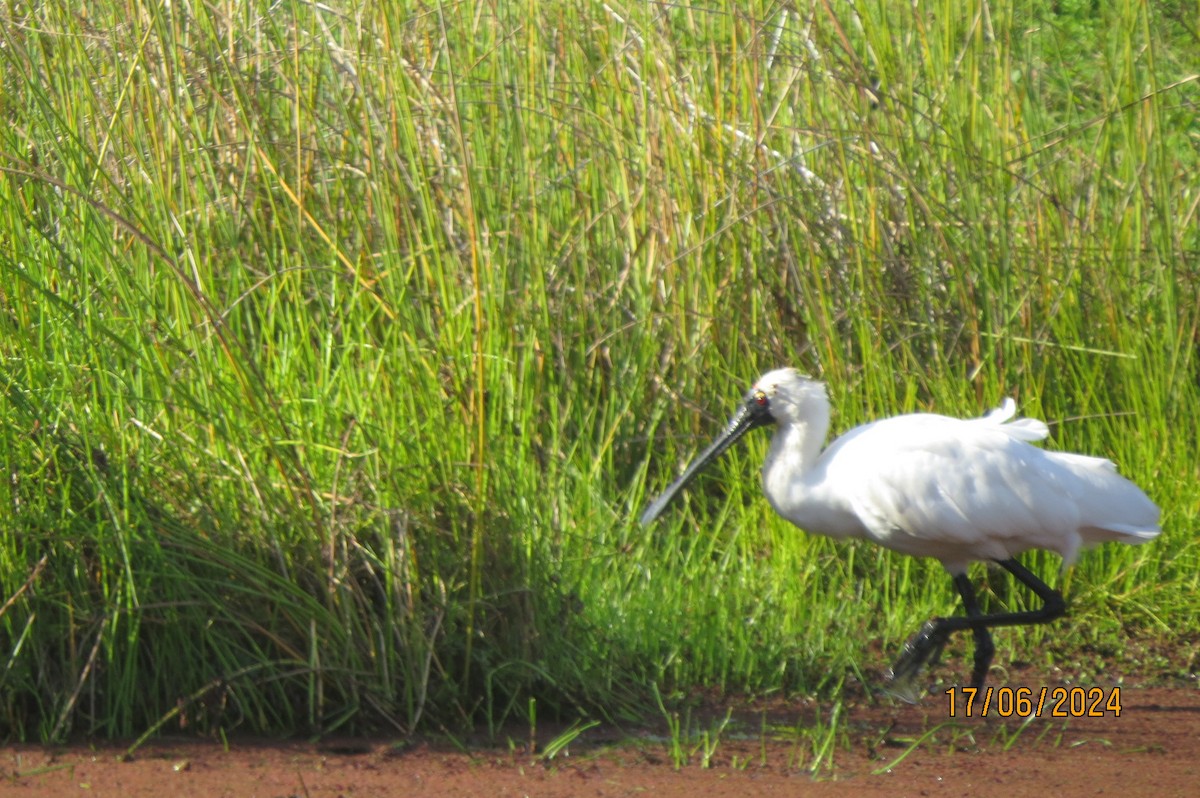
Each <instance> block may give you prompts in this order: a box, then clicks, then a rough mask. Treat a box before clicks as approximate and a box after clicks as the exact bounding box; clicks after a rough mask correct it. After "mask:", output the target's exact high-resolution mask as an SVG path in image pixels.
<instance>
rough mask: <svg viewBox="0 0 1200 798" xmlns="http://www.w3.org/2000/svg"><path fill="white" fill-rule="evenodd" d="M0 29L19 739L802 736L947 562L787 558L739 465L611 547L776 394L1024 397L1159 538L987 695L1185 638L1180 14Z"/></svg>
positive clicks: (4, 668)
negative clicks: (1137, 495)
mask: <svg viewBox="0 0 1200 798" xmlns="http://www.w3.org/2000/svg"><path fill="white" fill-rule="evenodd" d="M0 17H2V23H3V24H0V31H2V33H0V37H2V38H0V45H2V46H0V59H2V64H3V66H2V69H3V81H4V90H3V94H2V95H0V109H2V110H3V115H4V116H3V118H4V120H5V122H6V124H4V125H3V126H0V175H2V178H0V327H2V328H3V334H2V335H0V418H2V426H0V430H2V433H0V463H3V465H4V469H5V473H4V483H5V486H6V489H5V492H4V497H3V500H2V501H0V508H2V509H0V513H2V514H3V517H2V524H3V530H2V532H0V535H2V536H0V585H2V586H3V591H2V593H3V595H0V601H2V602H3V604H0V663H2V664H0V730H2V731H0V733H2V734H3V735H4V736H6V737H9V738H22V739H23V738H41V739H58V738H62V737H64V736H66V735H68V734H73V733H74V734H86V735H97V736H127V737H128V736H136V735H137V734H139V733H141V732H144V731H145V730H147V729H151V728H156V724H160V723H163V722H164V721H166V722H168V723H169V724H170V725H171V727H174V726H175V724H176V723H177V724H178V726H181V727H183V728H185V729H188V730H191V731H197V732H202V733H222V734H223V733H225V732H226V731H236V730H243V731H253V732H272V733H279V732H297V731H300V732H311V733H328V732H332V731H339V730H351V729H354V730H369V729H385V730H392V731H395V732H397V733H407V732H410V731H412V730H414V729H418V728H432V729H453V728H460V727H462V726H465V725H469V724H473V723H480V722H483V723H487V724H488V726H489V728H493V729H495V728H499V727H500V726H502V725H503V724H504V723H506V722H508V721H510V720H513V719H516V718H519V717H520V716H521V715H522V714H523V713H524V712H525V711H526V710H525V708H526V707H531V706H534V703H533V700H536V702H537V705H538V706H539V707H540V711H541V712H542V713H543V714H546V715H553V714H559V713H561V714H564V715H568V716H573V717H577V716H578V715H579V714H580V713H586V714H589V715H594V716H599V717H604V716H607V717H609V718H614V719H628V718H631V717H636V716H638V715H640V714H642V713H643V712H644V711H645V708H646V707H647V706H648V705H649V698H650V696H651V690H650V687H651V686H652V685H661V686H662V688H663V696H664V701H666V702H667V703H668V704H669V703H670V702H672V701H673V700H674V698H673V697H674V696H677V695H680V694H683V693H684V692H686V691H688V690H689V689H692V688H695V687H696V686H701V685H702V686H705V687H707V688H712V689H717V690H721V691H738V692H750V693H757V694H767V693H775V692H780V691H784V692H794V691H795V692H806V693H817V694H821V695H824V696H826V697H829V698H831V700H836V692H837V691H838V690H839V689H840V686H841V684H842V683H843V681H844V679H845V678H846V675H847V674H851V675H853V676H854V678H857V679H860V680H862V681H870V680H872V679H874V678H876V677H877V675H878V673H879V671H880V669H881V668H882V667H885V666H886V662H885V661H877V660H875V659H867V658H866V657H867V654H866V650H867V649H866V646H865V643H864V641H868V640H878V641H879V642H880V645H881V646H882V650H883V651H885V652H892V651H895V649H896V648H897V647H898V646H899V645H900V643H901V642H902V640H903V639H904V638H905V637H906V636H907V635H908V634H909V633H911V631H913V629H914V628H915V627H916V625H917V624H918V623H919V622H920V621H922V620H923V619H924V618H926V617H927V616H929V615H931V614H934V613H937V612H948V611H951V610H952V609H953V600H952V595H951V593H952V591H950V590H949V585H948V581H947V580H946V578H945V576H944V574H942V573H941V572H940V570H939V568H938V567H937V566H936V565H935V564H932V563H928V562H917V561H912V560H908V559H906V558H903V557H893V556H892V555H890V554H888V553H886V552H882V551H878V550H876V549H874V548H871V547H869V546H853V545H852V546H838V545H834V544H832V543H830V542H829V541H826V540H823V539H820V538H815V537H807V536H805V535H802V534H799V533H797V532H796V531H795V530H793V529H791V528H788V527H787V526H786V525H785V524H784V523H782V522H781V521H780V520H779V519H777V518H775V517H773V516H772V515H771V513H770V511H769V508H768V507H767V506H766V503H765V502H763V501H762V500H761V498H760V496H759V493H758V486H757V481H756V479H755V477H754V472H755V470H756V466H757V463H759V462H760V459H761V457H762V455H763V452H764V447H765V440H764V439H761V438H758V439H753V440H750V441H749V442H748V445H747V446H745V447H742V448H741V449H739V450H738V451H736V452H733V453H732V454H731V455H730V456H729V457H727V458H726V459H725V460H724V461H723V463H722V465H721V466H720V467H719V468H718V469H716V470H715V471H714V473H713V475H712V476H711V477H710V478H709V479H706V480H705V481H703V482H701V483H699V484H698V485H697V486H696V487H695V488H693V489H692V490H691V492H690V494H689V497H688V500H687V501H686V502H684V503H682V504H680V505H679V506H677V507H675V508H673V510H672V512H671V514H670V515H669V516H668V517H666V518H665V519H664V520H663V521H662V522H660V523H659V524H657V525H656V526H655V528H654V529H652V530H645V529H641V528H640V527H638V526H637V524H636V522H635V519H636V517H637V514H638V510H639V509H640V508H641V507H642V506H643V504H644V502H645V501H646V499H647V498H648V496H649V494H650V493H652V492H653V491H655V490H657V489H659V488H661V487H662V486H663V485H664V484H665V483H666V482H667V481H668V480H669V479H670V478H671V476H672V475H673V474H675V473H676V469H677V467H678V466H679V465H680V464H681V463H682V462H683V461H684V460H686V459H687V458H688V457H689V456H690V455H691V454H693V453H694V452H696V451H697V449H698V447H700V446H701V445H702V444H703V443H705V442H706V441H707V440H708V438H709V437H710V436H711V435H712V434H713V433H714V432H715V431H716V430H717V429H718V428H719V426H720V424H721V423H722V422H723V420H724V416H725V414H726V413H727V412H728V411H729V409H730V408H731V406H732V403H733V401H734V400H735V398H736V397H737V396H738V395H739V394H740V392H741V391H742V390H744V388H745V386H746V384H747V383H748V382H749V381H750V380H751V379H752V378H753V377H754V376H755V375H756V374H758V373H759V372H760V371H762V370H764V369H766V368H770V367H774V366H777V365H780V364H784V363H790V364H795V365H798V366H801V367H803V368H805V369H807V370H809V371H810V372H812V373H815V374H818V375H820V376H821V377H822V378H824V379H826V380H827V381H828V383H829V384H830V386H831V389H832V393H833V400H834V403H835V410H836V416H835V422H834V424H835V427H836V429H837V430H843V429H847V428H849V427H850V426H852V425H854V424H856V423H859V422H861V421H864V420H866V419H869V418H873V417H876V416H879V415H883V414H890V413H895V412H900V411H906V410H917V409H931V410H936V411H940V412H946V413H951V414H965V415H976V414H978V413H980V412H981V411H982V410H984V409H986V408H988V407H991V406H994V405H995V403H997V402H998V401H999V400H1000V399H1001V398H1002V397H1003V396H1006V395H1012V396H1015V397H1016V398H1017V400H1018V402H1019V403H1020V405H1021V407H1022V410H1023V412H1026V413H1028V414H1030V415H1036V416H1039V417H1042V418H1045V419H1047V420H1048V421H1049V422H1050V423H1051V425H1052V431H1053V438H1052V441H1051V442H1050V444H1049V445H1051V446H1053V447H1057V448H1064V449H1074V450H1079V451H1086V452H1091V453H1095V454H1103V455H1106V456H1110V457H1112V458H1113V459H1114V460H1116V461H1117V462H1118V463H1119V464H1120V466H1121V468H1122V470H1123V472H1124V473H1126V474H1127V475H1129V476H1130V477H1131V478H1133V479H1135V480H1136V481H1138V482H1139V483H1140V484H1142V485H1144V486H1145V487H1146V489H1147V490H1148V491H1149V492H1150V494H1151V495H1152V496H1153V497H1154V498H1155V499H1156V500H1157V501H1158V502H1159V503H1160V504H1161V505H1162V506H1163V508H1164V519H1163V520H1164V526H1165V529H1166V532H1165V533H1164V535H1163V537H1162V538H1161V539H1160V540H1159V541H1157V542H1155V543H1154V544H1153V545H1151V546H1146V547H1144V548H1142V549H1137V550H1132V549H1126V548H1123V547H1110V548H1107V549H1104V550H1101V551H1098V552H1093V553H1091V554H1088V555H1086V556H1085V557H1084V559H1083V560H1082V562H1081V563H1080V564H1079V565H1078V566H1077V567H1076V568H1074V569H1073V570H1072V571H1071V572H1069V574H1068V575H1067V577H1066V580H1067V582H1068V583H1069V587H1070V590H1071V594H1072V596H1073V600H1074V602H1075V603H1074V613H1075V614H1074V615H1073V616H1072V619H1071V620H1069V621H1068V622H1066V623H1062V624H1057V625H1055V627H1053V628H1052V629H1047V628H1035V629H1030V630H1014V631H1009V632H1005V633H1004V640H1003V642H1002V644H1001V646H1000V650H1001V652H1002V653H1001V656H1002V657H1004V656H1023V657H1026V658H1028V657H1029V656H1030V654H1031V652H1035V651H1038V650H1040V649H1042V648H1043V647H1044V645H1045V644H1046V643H1047V642H1048V638H1053V640H1054V642H1055V644H1056V645H1060V646H1069V645H1070V644H1071V641H1073V640H1081V639H1083V638H1084V637H1085V636H1087V635H1088V634H1090V633H1091V632H1090V631H1089V630H1094V629H1101V630H1103V631H1102V634H1103V635H1104V636H1106V637H1107V638H1108V639H1110V640H1117V639H1120V638H1121V637H1122V636H1123V635H1125V634H1127V633H1128V632H1129V631H1130V630H1142V631H1143V632H1144V633H1146V634H1150V635H1160V636H1161V637H1162V639H1164V640H1168V641H1169V640H1170V639H1172V636H1177V637H1175V638H1173V639H1183V636H1186V635H1188V634H1194V632H1195V624H1196V618H1197V614H1196V613H1195V611H1194V610H1195V599H1194V597H1195V595H1196V592H1197V587H1198V585H1197V579H1198V577H1197V574H1198V573H1200V568H1197V564H1198V562H1197V549H1196V544H1195V536H1194V534H1193V530H1194V527H1195V519H1196V511H1195V508H1196V507H1197V499H1198V493H1200V491H1198V490H1197V488H1196V477H1197V471H1198V468H1197V455H1196V452H1197V451H1198V450H1200V447H1198V446H1197V444H1198V443H1200V442H1198V441H1197V433H1196V427H1195V424H1194V419H1195V418H1196V417H1197V415H1198V413H1197V411H1198V410H1200V408H1198V406H1197V405H1198V401H1197V390H1196V385H1197V382H1196V363H1195V353H1196V342H1197V336H1196V330H1197V323H1198V318H1200V317H1198V315H1197V303H1196V294H1197V283H1198V281H1200V279H1198V271H1200V266H1198V256H1197V253H1198V252H1200V241H1198V238H1200V234H1198V233H1197V230H1198V229H1200V225H1198V224H1197V218H1196V216H1197V207H1198V202H1200V201H1198V199H1197V195H1196V183H1195V175H1196V173H1197V167H1198V165H1200V164H1198V163H1197V162H1198V161H1200V157H1198V150H1200V143H1198V142H1200V128H1198V127H1197V122H1196V120H1197V118H1198V115H1197V114H1196V97H1197V89H1198V87H1200V83H1198V82H1197V79H1196V76H1195V75H1194V74H1192V73H1191V72H1189V69H1192V68H1194V64H1195V59H1194V55H1195V52H1196V50H1197V47H1198V45H1197V42H1196V40H1195V32H1194V26H1192V25H1190V23H1188V22H1187V18H1186V15H1185V12H1184V11H1183V9H1182V6H1177V5H1174V4H1159V3H1149V4H1147V3H1134V2H1131V0H1125V1H1124V2H1117V3H1113V4H1103V7H1102V8H1098V9H1097V10H1096V11H1095V12H1094V13H1093V12H1092V11H1090V10H1088V9H1087V8H1083V7H1078V8H1077V7H1076V5H1075V4H1072V3H1058V4H1054V5H1052V4H1050V3H1041V2H1024V3H1022V2H999V3H996V2H990V3H986V4H983V3H968V4H966V5H965V6H964V5H963V4H961V3H949V2H931V3H921V4H918V5H917V6H916V7H911V6H907V5H906V6H904V7H903V8H901V7H900V6H898V5H896V4H889V3H866V4H854V6H850V5H844V6H839V7H838V8H837V9H833V10H831V6H830V5H829V4H812V5H805V6H803V7H802V8H798V7H796V6H794V5H784V6H780V5H777V4H766V3H753V2H752V3H749V4H746V3H739V4H731V3H720V2H718V3H716V4H713V5H709V6H675V5H659V4H642V3H628V4H621V3H603V2H568V3H557V4H534V3H528V4H507V5H506V4H492V5H488V4H484V5H477V4H465V3H460V4H442V5H435V6H427V5H426V6H411V7H406V6H405V5H404V4H375V5H369V4H368V5H360V4H356V3H348V4H344V5H341V6H339V7H330V6H326V5H320V4H310V3H301V2H282V3H277V4H273V5H271V6H270V7H269V8H268V7H267V6H265V5H263V4H254V3H248V4H227V3H215V4H213V3H210V4H189V3H182V4H170V5H154V6H150V5H140V4H126V3H120V2H111V3H102V4H93V6H90V7H89V10H88V11H87V12H86V13H84V12H83V11H82V10H80V9H76V8H75V7H73V6H72V5H71V4H48V5H39V6H8V7H6V8H5V10H4V11H2V12H0ZM1028 561H1029V562H1030V563H1031V565H1032V567H1035V568H1036V569H1037V570H1038V571H1039V572H1040V573H1042V574H1043V575H1044V576H1047V577H1053V575H1054V572H1055V570H1056V569H1057V567H1058V563H1057V561H1056V559H1055V558H1054V557H1051V556H1043V555H1039V554H1034V555H1032V556H1031V557H1030V558H1029V560H1028ZM980 574H981V575H982V572H980ZM984 593H985V597H986V600H987V601H989V602H991V603H992V604H993V605H996V606H1006V607H1021V606H1024V603H1025V602H1026V601H1027V600H1028V597H1027V596H1025V595H1023V594H1020V593H1017V592H1012V588H1011V586H1010V585H1008V584H1007V583H1005V582H1004V581H1002V580H997V581H994V582H992V581H989V582H988V585H987V589H986V590H985V591H984ZM885 659H886V658H885ZM831 739H832V738H831ZM817 753H818V752H815V751H814V755H817ZM820 756H825V754H824V753H821V754H820Z"/></svg>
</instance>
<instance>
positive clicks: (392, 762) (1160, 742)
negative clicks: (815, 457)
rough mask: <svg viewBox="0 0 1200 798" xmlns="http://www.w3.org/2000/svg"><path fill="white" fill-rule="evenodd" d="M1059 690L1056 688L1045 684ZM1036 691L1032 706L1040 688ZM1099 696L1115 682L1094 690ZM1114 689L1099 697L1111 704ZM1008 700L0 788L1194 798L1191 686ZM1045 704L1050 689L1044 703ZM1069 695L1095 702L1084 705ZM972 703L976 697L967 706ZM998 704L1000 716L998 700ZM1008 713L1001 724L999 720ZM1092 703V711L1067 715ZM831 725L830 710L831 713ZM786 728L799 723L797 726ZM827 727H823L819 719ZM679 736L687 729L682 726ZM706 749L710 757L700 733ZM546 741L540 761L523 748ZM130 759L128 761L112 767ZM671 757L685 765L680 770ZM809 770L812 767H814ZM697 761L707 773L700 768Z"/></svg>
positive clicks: (92, 762)
mask: <svg viewBox="0 0 1200 798" xmlns="http://www.w3.org/2000/svg"><path fill="white" fill-rule="evenodd" d="M1051 689H1052V688H1051ZM1039 690H1040V688H1034V689H1033V690H1032V691H1031V693H1030V694H1029V695H1030V697H1031V700H1032V707H1036V703H1037V700H1038V697H1039V695H1038V691H1039ZM1105 690H1106V691H1110V690H1111V688H1105ZM1110 697H1111V692H1106V694H1105V703H1107V699H1108V698H1110ZM1017 698H1018V695H1017V694H1016V693H1015V692H1012V693H1009V694H1004V695H1002V694H1001V692H1000V691H999V688H996V689H995V690H994V692H993V694H992V700H993V701H996V702H998V703H997V704H993V705H992V706H991V707H990V708H989V717H987V718H981V717H978V715H979V714H980V712H981V707H980V706H978V705H977V706H975V707H974V708H973V714H974V715H975V717H972V718H969V719H968V718H965V717H963V714H964V712H963V710H964V707H963V706H962V704H961V696H959V699H960V703H959V705H958V707H957V708H956V714H957V715H958V717H955V718H953V719H951V718H949V717H948V715H949V698H948V697H947V696H945V695H942V696H930V697H928V698H926V699H925V700H923V701H922V702H921V703H919V704H916V705H909V704H904V703H900V702H895V701H892V700H888V699H884V700H868V699H865V698H864V699H861V700H856V701H852V702H848V703H847V704H846V705H845V706H844V712H845V713H846V714H845V723H844V724H843V725H842V726H841V727H840V729H841V731H840V732H839V734H838V735H837V736H836V739H834V740H832V741H831V742H832V743H833V745H832V747H831V748H830V749H828V750H830V751H831V752H832V760H830V759H829V758H828V756H825V755H824V751H823V750H822V739H823V738H822V735H820V734H819V733H817V734H814V733H813V732H812V731H811V730H812V729H813V728H818V729H819V728H820V725H819V724H820V722H821V721H820V718H821V714H822V712H824V713H825V714H826V715H827V713H828V709H827V708H822V707H820V706H816V705H815V704H814V703H813V702H803V701H800V702H794V703H792V704H786V703H783V702H780V703H777V704H775V705H772V706H741V707H739V708H738V709H737V711H736V712H735V713H734V714H733V716H732V718H731V720H730V722H729V723H728V724H726V725H724V726H723V728H722V721H723V720H724V719H725V710H723V709H720V708H715V707H710V708H709V709H708V710H706V711H704V712H697V713H696V714H694V715H693V714H691V713H688V715H687V716H686V717H685V718H684V724H683V725H684V726H685V727H687V726H690V727H691V732H692V733H691V734H690V735H688V739H686V740H685V741H684V744H683V745H682V746H679V747H674V746H673V745H672V743H671V738H670V736H669V734H668V733H667V728H666V725H665V723H664V725H663V727H662V728H658V729H639V730H629V729H622V730H618V729H615V728H612V727H604V726H599V727H595V728H591V729H588V730H587V731H585V732H583V733H582V734H581V735H580V736H579V737H577V738H576V739H575V740H574V741H573V742H572V743H571V744H570V745H568V746H567V747H566V748H565V749H563V750H561V751H558V752H556V755H555V756H554V757H553V758H546V756H545V754H546V751H547V749H548V748H549V747H551V743H552V742H553V741H554V739H555V738H556V737H557V736H558V735H561V733H562V731H563V730H562V728H561V727H560V728H558V729H548V730H547V729H542V730H538V733H537V735H536V737H537V739H536V742H535V744H534V745H531V740H530V732H529V730H513V731H512V732H511V733H509V734H507V735H505V736H504V740H505V742H503V743H501V744H495V743H493V744H491V745H475V744H472V745H468V746H465V747H466V750H464V744H463V743H462V742H459V743H457V744H455V743H452V742H449V741H447V740H445V739H441V740H438V739H425V740H420V741H415V742H414V741H397V740H389V739H337V740H324V741H317V742H299V741H289V742H267V741H261V740H247V739H236V738H235V739H233V740H231V741H230V742H229V744H228V747H226V746H224V745H222V744H221V743H219V742H217V741H203V740H197V739H195V738H184V737H164V738H159V739H157V740H155V741H153V742H151V743H148V744H146V745H143V746H142V747H141V748H139V749H137V750H136V751H135V752H134V754H133V755H132V756H131V757H128V758H125V757H122V753H123V752H124V751H125V749H126V747H127V746H128V744H126V746H119V745H114V744H111V743H103V744H101V743H97V744H87V743H79V744H74V745H68V746H53V747H41V746H36V745H8V746H4V747H3V748H0V795H3V796H6V797H8V796H11V797H12V798H50V797H51V796H54V798H59V796H72V795H78V796H96V797H97V798H100V797H101V796H105V797H107V796H117V797H119V798H143V797H144V798H162V796H167V798H191V796H197V797H199V796H204V798H209V797H210V796H238V797H239V798H252V797H254V796H258V797H260V798H292V797H293V796H295V797H296V798H342V797H344V798H368V797H371V798H373V797H374V796H408V795H411V796H464V797H474V796H481V797H482V796H488V798H491V797H492V796H546V797H553V796H623V795H644V796H653V798H675V797H676V796H680V797H681V798H701V796H710V795H711V796H718V795H719V796H730V795H733V796H736V798H750V796H758V795H805V796H808V795H812V796H867V797H868V798H870V797H871V796H889V798H890V797H892V796H906V795H914V796H923V795H929V796H941V795H955V796H958V795H962V796H972V798H980V797H981V796H989V795H1003V796H1006V798H1022V796H1047V795H1054V796H1059V795H1110V796H1111V795H1122V794H1127V795H1152V796H1155V797H1156V798H1167V796H1195V795H1200V786H1198V785H1200V689H1198V688H1197V687H1195V686H1191V685H1186V684H1185V685H1182V686H1176V687H1169V688H1166V687H1152V688H1134V687H1128V688H1122V689H1121V693H1120V705H1121V707H1120V714H1119V715H1118V714H1117V713H1116V712H1115V711H1114V710H1113V708H1112V707H1104V706H1100V705H1097V706H1095V707H1085V704H1086V703H1090V698H1089V697H1088V696H1086V695H1080V696H1078V697H1077V698H1075V699H1074V700H1075V701H1076V705H1075V706H1074V707H1071V706H1070V704H1069V701H1070V700H1072V698H1073V696H1072V694H1068V695H1067V696H1066V700H1067V701H1068V703H1066V704H1062V705H1060V707H1059V708H1060V709H1061V710H1062V711H1063V712H1064V713H1065V714H1067V715H1068V716H1069V717H1060V718H1051V717H1048V716H1049V715H1050V711H1051V706H1050V704H1049V703H1043V707H1042V712H1041V715H1042V717H1039V718H1036V719H1034V720H1031V721H1027V719H1026V718H1019V717H1017V715H1018V714H1026V715H1028V714H1030V713H1031V712H1035V711H1036V710H1034V709H1032V707H1030V706H1026V705H1025V704H1024V703H1023V702H1022V703H1021V704H1018V703H1016V700H1015V699H1017ZM1047 698H1048V699H1049V701H1050V702H1051V703H1052V702H1053V701H1054V700H1055V698H1056V696H1049V695H1048V696H1047ZM1080 699H1089V700H1088V701H1083V700H1080ZM977 700H978V699H977ZM1005 704H1007V707H1006V706H1005ZM1005 708H1008V709H1010V710H1011V711H1012V713H1013V714H1012V715H1011V716H1010V717H1008V718H1003V717H999V716H998V714H997V713H998V712H999V711H1002V710H1003V709H1005ZM1088 708H1094V709H1095V710H1096V712H1097V713H1098V714H1099V715H1100V717H1073V716H1074V715H1077V714H1079V712H1078V710H1086V709H1088ZM827 720H828V719H827V718H826V721H827ZM797 728H802V729H806V730H807V731H805V732H803V733H800V734H798V733H797V732H796V729H797ZM826 728H828V723H826ZM685 731H686V729H685ZM705 732H707V733H708V740H707V742H708V751H709V756H708V757H707V762H705V759H706V757H705V745H704V743H705V739H704V733H705ZM537 747H540V748H541V750H540V751H536V750H535V751H531V750H530V749H531V748H537ZM123 760H124V761H123ZM677 761H678V762H679V763H680V766H679V767H678V768H677V767H676V763H677ZM814 762H819V763H820V765H821V766H820V767H819V768H818V770H817V772H816V773H815V774H814V773H813V772H811V770H810V769H811V767H812V765H813V763H814ZM706 765H707V766H706Z"/></svg>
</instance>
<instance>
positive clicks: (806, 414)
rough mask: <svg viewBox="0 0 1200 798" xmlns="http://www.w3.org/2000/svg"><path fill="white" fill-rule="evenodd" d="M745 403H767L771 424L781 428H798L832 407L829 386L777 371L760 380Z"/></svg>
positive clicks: (793, 371)
mask: <svg viewBox="0 0 1200 798" xmlns="http://www.w3.org/2000/svg"><path fill="white" fill-rule="evenodd" d="M745 401H746V403H747V404H749V403H750V402H751V401H753V402H755V403H758V404H762V403H763V402H764V401H765V407H766V409H767V411H768V412H769V413H770V415H771V420H772V421H774V422H776V423H779V424H789V423H794V424H798V423H800V422H803V421H805V420H807V419H810V418H812V417H813V416H814V415H819V414H820V413H821V412H822V410H821V409H822V408H825V407H828V404H829V399H828V396H827V394H826V393H825V383H823V382H818V381H817V380H814V379H812V378H811V377H809V376H808V375H807V374H802V373H801V372H799V371H797V370H796V369H791V368H784V369H775V370H774V371H768V372H767V373H766V374H764V375H762V376H761V377H759V378H758V382H756V383H754V387H753V388H751V389H750V391H749V392H748V393H747V394H746V399H745Z"/></svg>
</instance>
